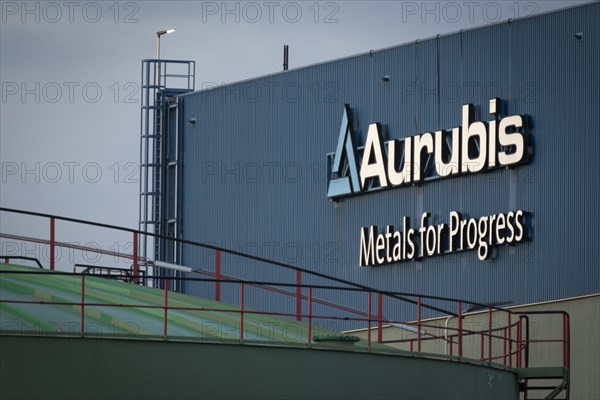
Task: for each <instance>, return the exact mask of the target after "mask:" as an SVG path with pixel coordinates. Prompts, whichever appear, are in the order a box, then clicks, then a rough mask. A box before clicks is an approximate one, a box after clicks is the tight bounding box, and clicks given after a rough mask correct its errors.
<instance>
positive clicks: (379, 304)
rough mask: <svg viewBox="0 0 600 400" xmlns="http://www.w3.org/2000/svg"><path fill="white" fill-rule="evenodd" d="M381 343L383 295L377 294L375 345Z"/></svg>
mask: <svg viewBox="0 0 600 400" xmlns="http://www.w3.org/2000/svg"><path fill="white" fill-rule="evenodd" d="M382 342H383V294H381V293H377V343H379V344H381V343H382Z"/></svg>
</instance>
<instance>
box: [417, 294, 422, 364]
mask: <svg viewBox="0 0 600 400" xmlns="http://www.w3.org/2000/svg"><path fill="white" fill-rule="evenodd" d="M417 351H418V352H419V353H420V352H421V296H418V297H417Z"/></svg>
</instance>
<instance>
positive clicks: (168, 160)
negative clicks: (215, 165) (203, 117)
mask: <svg viewBox="0 0 600 400" xmlns="http://www.w3.org/2000/svg"><path fill="white" fill-rule="evenodd" d="M195 70H196V63H195V62H194V61H183V60H157V59H148V60H142V77H141V95H142V99H141V114H140V197H139V218H138V221H139V230H140V231H142V232H149V233H154V234H160V235H164V236H169V237H173V238H180V237H181V221H180V219H181V209H180V207H177V206H176V205H177V204H178V203H179V200H180V192H181V186H180V185H178V184H177V183H176V182H180V178H181V176H180V174H181V171H182V165H181V163H182V160H181V157H179V154H180V152H181V150H182V148H181V146H180V139H181V129H180V126H179V124H180V118H179V114H180V113H181V110H180V108H179V102H178V101H177V99H176V98H174V96H177V95H180V94H183V93H187V92H191V91H193V90H194V89H195ZM173 119H174V120H175V123H174V124H172V123H170V122H171V121H173ZM173 148H174V149H173ZM173 150H174V151H173ZM169 194H170V195H171V198H173V199H175V208H174V211H175V213H173V212H172V210H171V207H170V206H171V205H170V204H167V201H168V200H167V199H168V198H169ZM140 239H141V240H140V243H139V254H140V256H141V257H143V258H147V259H165V260H166V261H169V262H174V263H176V262H179V261H180V260H178V259H177V258H178V254H179V252H171V253H172V254H171V253H170V252H168V251H167V250H166V243H164V240H163V241H162V242H161V241H160V240H154V239H152V238H150V241H151V243H149V240H148V237H147V235H141V238H140ZM166 258H168V260H167V259H166ZM142 267H146V268H148V267H149V266H142ZM150 272H151V273H152V271H150ZM150 284H154V282H150Z"/></svg>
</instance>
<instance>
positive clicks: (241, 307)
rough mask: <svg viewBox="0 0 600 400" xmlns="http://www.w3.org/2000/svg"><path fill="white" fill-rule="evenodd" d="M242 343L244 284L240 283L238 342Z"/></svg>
mask: <svg viewBox="0 0 600 400" xmlns="http://www.w3.org/2000/svg"><path fill="white" fill-rule="evenodd" d="M243 341H244V282H241V283H240V342H243Z"/></svg>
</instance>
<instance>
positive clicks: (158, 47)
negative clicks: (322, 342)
mask: <svg viewBox="0 0 600 400" xmlns="http://www.w3.org/2000/svg"><path fill="white" fill-rule="evenodd" d="M173 32H175V29H173V28H170V29H163V30H162V31H158V32H156V59H157V60H160V37H161V36H162V35H168V34H169V33H173Z"/></svg>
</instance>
